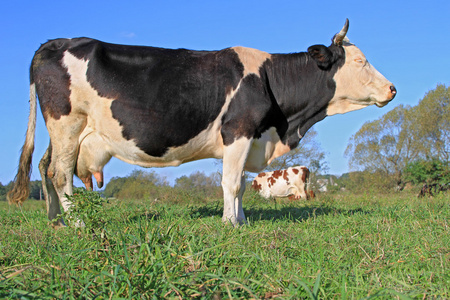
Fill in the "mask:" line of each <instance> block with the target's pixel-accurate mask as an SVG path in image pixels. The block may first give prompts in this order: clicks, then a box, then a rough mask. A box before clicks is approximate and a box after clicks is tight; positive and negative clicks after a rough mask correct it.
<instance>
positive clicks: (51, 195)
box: [39, 143, 65, 226]
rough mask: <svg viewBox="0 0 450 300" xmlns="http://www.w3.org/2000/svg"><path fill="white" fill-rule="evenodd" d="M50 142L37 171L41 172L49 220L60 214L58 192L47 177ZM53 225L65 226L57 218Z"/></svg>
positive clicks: (50, 152)
mask: <svg viewBox="0 0 450 300" xmlns="http://www.w3.org/2000/svg"><path fill="white" fill-rule="evenodd" d="M51 154H52V144H51V143H50V144H49V146H48V148H47V151H45V154H44V156H43V157H42V159H41V161H40V162H39V172H40V173H41V180H42V191H43V193H44V198H45V203H46V206H47V217H48V219H49V220H50V221H52V220H55V219H56V218H57V217H58V215H60V214H61V208H60V206H59V198H58V194H57V193H56V191H55V188H54V187H53V183H52V181H51V180H50V178H48V168H49V165H50V161H51V159H52V157H51ZM54 225H55V226H58V225H61V226H65V224H64V221H63V220H62V219H61V218H59V219H57V220H56V221H55V223H54Z"/></svg>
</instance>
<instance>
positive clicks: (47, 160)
mask: <svg viewBox="0 0 450 300" xmlns="http://www.w3.org/2000/svg"><path fill="white" fill-rule="evenodd" d="M347 30H348V20H347V21H346V24H345V25H344V27H343V29H342V30H341V31H340V32H339V33H338V34H336V35H335V36H334V37H333V39H332V44H331V45H330V46H328V47H327V46H324V45H313V46H311V47H309V48H308V51H307V52H299V53H292V54H269V53H266V52H262V51H259V50H255V49H250V48H244V47H233V48H227V49H224V50H220V51H193V50H187V49H163V48H155V47H144V46H126V45H116V44H109V43H104V42H101V41H98V40H94V39H90V38H75V39H56V40H51V41H48V42H47V43H45V44H43V45H41V47H40V48H39V49H38V50H37V51H36V53H35V55H34V57H33V60H32V62H31V67H30V117H29V122H28V129H27V135H26V141H25V144H24V146H23V150H22V154H21V157H20V163H19V168H18V173H17V175H16V178H15V182H14V187H13V189H12V191H11V192H10V193H9V195H8V199H9V202H10V203H18V202H22V201H24V200H25V199H26V198H27V197H28V194H29V176H30V165H31V157H32V153H33V149H34V132H35V124H36V102H37V101H36V98H37V97H38V98H39V103H40V107H41V111H42V113H43V116H44V120H45V123H46V126H47V129H48V132H49V135H50V141H51V142H50V145H49V147H48V150H47V152H46V154H45V155H44V157H43V158H42V160H41V163H40V172H41V175H42V181H43V189H44V192H45V197H46V199H47V208H48V217H49V218H50V219H53V218H55V217H56V216H57V214H58V213H60V206H59V202H61V204H62V206H63V209H64V210H68V209H69V208H70V205H71V203H70V201H68V199H67V197H66V195H71V194H72V186H73V185H72V183H73V175H74V174H75V175H78V176H79V177H81V179H82V180H83V181H84V182H85V183H86V184H87V185H92V175H94V177H95V178H96V179H97V180H98V181H100V182H99V185H101V184H102V176H103V173H102V172H103V167H104V166H105V164H106V163H107V162H108V161H109V159H110V158H111V157H117V158H119V159H121V160H123V161H125V162H128V163H131V164H136V165H140V166H143V167H164V166H177V165H180V164H182V163H185V162H189V161H193V160H198V159H203V158H222V159H223V179H222V187H223V194H224V211H223V218H222V219H223V221H224V222H231V223H232V224H240V223H245V216H244V210H243V209H242V195H243V193H244V189H245V184H244V183H245V180H244V178H245V177H244V170H249V171H251V172H260V171H262V170H263V169H264V168H265V167H266V166H267V165H268V164H269V163H270V162H271V161H272V160H273V159H275V158H276V157H279V156H281V155H283V154H285V153H287V152H288V151H290V150H291V149H293V148H295V147H296V146H297V145H298V143H299V141H300V140H301V138H302V137H303V136H304V134H305V133H306V131H307V130H308V129H309V128H310V127H311V126H312V125H314V124H315V123H317V122H319V121H321V120H322V119H324V118H325V117H326V116H330V115H334V114H341V113H346V112H349V111H353V110H357V109H361V108H363V107H366V106H368V105H372V104H375V105H377V106H379V107H382V106H384V105H386V104H387V103H388V102H389V101H391V100H392V99H393V98H394V96H395V95H396V89H395V87H394V85H393V84H392V83H391V82H390V81H388V80H387V79H386V78H384V77H383V76H382V75H381V74H380V73H378V71H377V70H375V68H374V67H372V66H371V65H370V64H369V63H368V61H367V59H366V57H365V56H364V54H363V53H362V52H361V51H360V50H359V49H358V48H357V47H356V46H355V45H353V44H351V43H350V42H349V41H348V39H347V38H346V34H347ZM36 96H37V97H36Z"/></svg>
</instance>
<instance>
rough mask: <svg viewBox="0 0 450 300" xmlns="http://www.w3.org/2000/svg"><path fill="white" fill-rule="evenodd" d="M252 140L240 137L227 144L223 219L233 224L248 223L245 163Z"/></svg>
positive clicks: (224, 162) (223, 178)
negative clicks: (245, 194)
mask: <svg viewBox="0 0 450 300" xmlns="http://www.w3.org/2000/svg"><path fill="white" fill-rule="evenodd" d="M250 145H251V140H248V139H246V138H240V139H238V140H236V141H234V142H233V144H231V145H229V146H226V147H225V149H224V155H223V176H222V188H223V200H224V207H223V217H222V221H223V222H225V223H228V222H229V223H231V224H233V225H238V224H244V223H246V220H245V215H244V210H243V208H242V196H243V194H244V191H245V178H244V165H245V161H246V159H247V155H248V151H249V149H250Z"/></svg>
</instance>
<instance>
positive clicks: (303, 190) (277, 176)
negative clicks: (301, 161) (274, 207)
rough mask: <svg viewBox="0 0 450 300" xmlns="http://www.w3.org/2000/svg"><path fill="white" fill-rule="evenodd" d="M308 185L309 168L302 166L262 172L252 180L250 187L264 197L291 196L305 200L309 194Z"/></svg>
mask: <svg viewBox="0 0 450 300" xmlns="http://www.w3.org/2000/svg"><path fill="white" fill-rule="evenodd" d="M308 185H309V170H308V168H307V167H304V166H297V167H290V168H287V169H284V170H276V171H272V172H262V173H259V174H258V176H256V177H255V179H253V181H252V189H254V190H255V191H257V192H258V193H259V194H260V195H261V196H263V197H264V198H271V197H289V196H292V198H293V199H305V200H306V199H307V198H308V197H309V194H310V193H309V192H310V190H309V189H308Z"/></svg>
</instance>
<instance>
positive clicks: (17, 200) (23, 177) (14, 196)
mask: <svg viewBox="0 0 450 300" xmlns="http://www.w3.org/2000/svg"><path fill="white" fill-rule="evenodd" d="M35 131H36V85H35V83H34V82H33V80H31V82H30V115H29V116H28V128H27V133H26V135H25V143H24V144H23V147H22V153H21V155H20V160H19V168H18V170H17V174H16V177H15V178H14V182H13V188H12V190H11V191H9V192H8V194H7V199H8V202H9V204H13V203H14V204H22V203H23V202H24V201H25V200H26V199H27V198H28V196H29V195H30V175H31V160H32V156H33V151H34V136H35Z"/></svg>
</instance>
